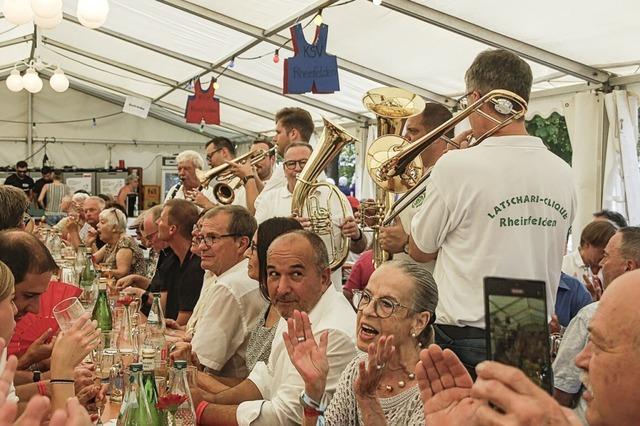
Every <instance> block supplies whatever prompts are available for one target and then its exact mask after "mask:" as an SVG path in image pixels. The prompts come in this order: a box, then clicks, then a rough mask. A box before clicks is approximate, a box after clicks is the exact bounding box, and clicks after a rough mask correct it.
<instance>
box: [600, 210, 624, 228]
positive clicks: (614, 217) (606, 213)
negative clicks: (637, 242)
mask: <svg viewBox="0 0 640 426" xmlns="http://www.w3.org/2000/svg"><path fill="white" fill-rule="evenodd" d="M593 220H608V221H609V222H613V223H614V224H615V225H616V226H617V227H618V228H626V227H627V226H628V225H627V219H625V218H624V216H622V215H621V214H620V213H618V212H614V211H613V210H607V209H602V210H600V211H598V212H595V213H594V214H593Z"/></svg>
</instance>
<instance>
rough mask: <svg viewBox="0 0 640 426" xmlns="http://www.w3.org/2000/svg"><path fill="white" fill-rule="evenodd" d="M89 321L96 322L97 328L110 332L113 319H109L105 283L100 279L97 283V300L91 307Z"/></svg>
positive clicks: (104, 280) (109, 313)
mask: <svg viewBox="0 0 640 426" xmlns="http://www.w3.org/2000/svg"><path fill="white" fill-rule="evenodd" d="M91 319H94V320H96V321H97V322H98V328H100V329H101V330H102V332H105V331H111V328H112V324H113V319H112V317H111V307H110V306H109V298H108V297H107V281H106V279H100V281H99V283H98V300H96V304H95V306H94V307H93V313H92V315H91Z"/></svg>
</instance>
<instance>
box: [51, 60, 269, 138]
mask: <svg viewBox="0 0 640 426" xmlns="http://www.w3.org/2000/svg"><path fill="white" fill-rule="evenodd" d="M40 74H42V75H43V76H46V77H47V78H49V77H51V75H53V73H51V72H50V71H48V70H43V71H41V72H40ZM65 74H66V75H67V76H68V77H71V78H73V79H75V80H80V81H85V82H87V83H90V84H92V85H95V86H98V87H101V88H103V89H106V90H109V91H112V92H116V93H118V94H119V95H120V96H118V95H115V94H113V93H110V92H103V91H98V90H96V89H94V88H92V87H89V86H86V85H84V84H81V83H80V82H77V81H72V80H70V84H71V88H73V89H75V90H78V91H79V92H82V93H85V94H87V95H91V96H95V97H96V98H99V99H102V100H104V101H107V102H111V103H113V104H116V105H119V106H123V105H124V101H125V99H124V96H135V97H137V98H141V99H148V98H146V97H145V96H143V95H141V94H139V93H135V92H131V91H129V90H127V89H123V88H121V87H117V86H112V85H109V84H107V83H104V82H101V81H96V80H93V79H90V78H87V77H84V76H81V75H77V74H74V73H71V72H69V71H65ZM167 105H168V104H167ZM167 105H157V106H155V107H154V106H153V105H152V106H151V109H150V111H149V115H150V116H151V117H153V118H157V119H158V120H161V121H164V122H166V123H168V124H171V125H174V126H178V127H180V128H182V129H185V130H189V131H191V132H193V133H200V134H203V135H205V136H208V137H214V136H219V134H216V133H212V132H210V131H208V130H206V129H205V130H204V131H203V132H200V131H199V130H198V129H197V128H196V126H194V125H190V124H188V123H185V122H184V121H183V119H182V117H181V116H179V115H177V114H174V113H173V112H170V111H167V110H165V109H169V108H167ZM172 107H173V108H174V111H175V112H177V113H182V111H179V108H178V107H175V106H172ZM220 127H222V128H224V129H228V130H230V131H233V132H235V133H239V134H241V135H245V136H249V137H255V136H257V134H255V133H252V132H249V131H247V130H245V129H240V128H238V127H236V126H233V125H229V124H226V123H225V124H221V125H220Z"/></svg>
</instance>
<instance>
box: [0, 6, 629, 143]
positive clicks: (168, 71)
mask: <svg viewBox="0 0 640 426" xmlns="http://www.w3.org/2000/svg"><path fill="white" fill-rule="evenodd" d="M611 6H612V9H607V12H606V13H604V12H603V8H602V3H601V2H599V1H598V2H596V1H595V0H566V1H563V2H558V1H551V0H540V1H538V2H535V3H533V4H531V5H529V6H526V7H525V6H524V5H523V4H522V3H517V2H512V1H505V0H483V1H482V2H479V1H477V0H455V1H452V0H416V1H409V0H383V2H382V6H375V5H373V4H372V3H371V2H369V1H366V0H351V1H349V0H322V1H317V0H316V1H310V0H269V1H264V0H242V1H227V0H208V1H207V0H192V1H185V0H158V1H154V0H110V13H109V17H108V19H107V21H106V24H105V25H104V26H103V27H102V28H100V29H97V30H89V29H87V28H85V27H83V26H81V25H79V24H78V22H77V20H76V18H75V8H76V0H65V1H64V12H65V15H64V21H63V23H62V24H61V25H59V26H58V27H57V28H55V29H53V30H40V29H38V30H37V31H34V28H33V26H32V25H31V24H25V25H22V26H19V27H13V26H12V25H11V24H9V23H8V22H6V20H5V19H1V20H0V70H3V71H2V72H3V73H4V74H3V75H4V76H6V75H7V74H8V72H9V70H10V68H11V67H12V66H13V64H14V63H16V62H18V61H22V60H25V59H29V58H30V57H31V55H35V56H36V57H37V56H39V57H41V58H42V59H43V60H44V61H45V62H47V63H52V64H55V65H59V66H60V67H62V69H63V70H64V71H65V72H66V73H67V74H68V76H69V77H70V80H71V81H72V83H74V85H75V86H74V87H75V88H80V89H81V90H84V89H86V88H90V89H91V92H92V94H93V93H96V92H102V93H106V94H108V95H109V96H113V95H116V96H120V97H122V98H124V96H126V95H136V96H138V97H141V98H146V99H150V100H152V101H153V102H154V104H155V105H156V107H157V108H160V109H163V110H166V111H165V112H167V114H166V117H165V119H167V120H169V121H175V122H180V121H183V118H182V117H181V115H182V114H181V113H182V111H183V110H184V107H185V104H186V99H187V96H188V95H189V91H190V90H191V89H190V86H189V82H190V81H191V80H192V79H194V78H197V77H202V82H203V85H205V86H206V85H207V84H208V82H209V80H210V79H211V77H212V76H218V75H219V74H220V73H221V72H222V71H225V67H227V65H228V63H229V60H230V59H231V58H235V61H234V63H235V66H234V67H233V68H228V69H226V71H225V72H224V74H223V75H222V76H221V77H220V78H219V84H220V88H219V90H218V91H217V94H218V95H219V96H220V98H221V103H222V108H221V120H222V126H221V128H218V127H217V126H216V127H209V128H207V132H208V133H217V132H219V131H226V132H227V133H228V132H231V133H230V134H232V135H234V136H235V139H236V140H240V141H241V140H249V139H251V138H253V137H255V136H256V135H258V134H264V133H268V132H270V131H271V129H272V128H273V116H274V114H275V112H276V111H277V110H278V109H280V108H282V107H284V106H295V105H298V106H302V107H305V108H307V109H308V110H309V111H310V112H311V113H312V115H313V117H314V119H316V120H318V121H319V120H320V117H321V115H324V116H327V117H328V118H329V119H332V120H336V121H338V122H342V123H347V122H357V123H361V122H366V121H367V120H369V119H370V118H372V116H371V115H370V114H369V113H368V112H366V111H364V110H363V107H362V105H361V102H360V99H361V97H362V95H363V94H364V92H365V91H366V90H368V89H371V88H373V87H377V86H380V85H396V86H400V87H404V88H407V89H410V90H413V91H415V92H417V93H419V94H420V95H422V96H424V97H425V98H429V99H432V100H435V101H438V102H443V103H445V104H447V105H449V106H451V105H452V103H453V98H454V97H456V96H460V95H461V94H463V93H464V82H463V76H464V71H465V70H466V68H467V67H468V65H469V64H470V63H471V61H472V60H473V58H474V56H475V55H476V54H477V53H478V52H480V51H482V50H484V49H486V48H488V47H490V46H504V47H506V48H508V49H511V50H513V51H515V52H517V53H519V54H520V55H521V56H523V57H524V58H526V59H527V60H528V61H529V63H530V64H531V67H532V70H533V73H534V78H535V81H536V84H535V85H534V90H535V92H536V93H534V95H533V99H534V102H533V103H535V102H537V101H538V100H539V99H543V98H545V97H546V96H551V95H555V94H557V93H562V92H565V93H566V92H569V91H574V90H575V91H577V90H585V89H591V88H598V87H600V86H603V87H605V88H608V86H615V85H621V84H627V83H629V84H630V83H635V82H638V81H640V73H639V68H640V48H639V47H638V44H637V40H636V38H635V36H636V35H637V34H638V32H639V30H640V21H638V19H637V16H638V12H640V4H639V3H638V2H637V0H618V1H616V2H614V3H613V4H611ZM319 9H323V12H322V16H323V18H324V22H325V23H327V24H328V25H329V27H330V31H329V42H328V51H329V52H330V53H332V54H335V55H337V56H338V57H339V66H340V68H341V70H340V83H341V90H340V92H338V93H335V94H329V95H312V94H307V95H297V96H284V95H282V67H283V62H284V61H282V60H281V61H280V62H279V63H277V64H275V63H274V62H273V60H272V56H273V53H274V52H275V50H276V48H278V47H279V46H282V45H284V46H283V47H282V48H281V49H280V57H281V59H284V58H285V57H288V56H291V54H292V52H291V50H290V44H285V43H286V42H287V39H288V38H289V30H288V28H289V27H290V26H291V25H292V24H293V23H295V22H298V21H299V22H302V23H303V24H306V23H308V22H309V21H310V20H311V19H312V18H313V17H314V16H315V14H316V13H317V12H318V10H319ZM313 27H314V25H313V23H311V24H310V25H309V26H308V27H307V28H306V30H305V33H306V35H307V38H308V39H310V38H311V37H312V34H313V31H314V29H313ZM34 40H36V44H35V46H36V48H35V52H32V46H33V42H34ZM257 57H260V58H259V59H251V58H257ZM567 87H568V88H567ZM541 104H542V103H541ZM194 130H196V131H197V126H194Z"/></svg>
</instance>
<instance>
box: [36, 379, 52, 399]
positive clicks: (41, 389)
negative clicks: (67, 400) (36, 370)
mask: <svg viewBox="0 0 640 426" xmlns="http://www.w3.org/2000/svg"><path fill="white" fill-rule="evenodd" d="M37 385H38V393H39V394H40V395H42V396H49V394H48V393H47V384H46V383H45V382H43V381H39V382H38V383H37Z"/></svg>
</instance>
